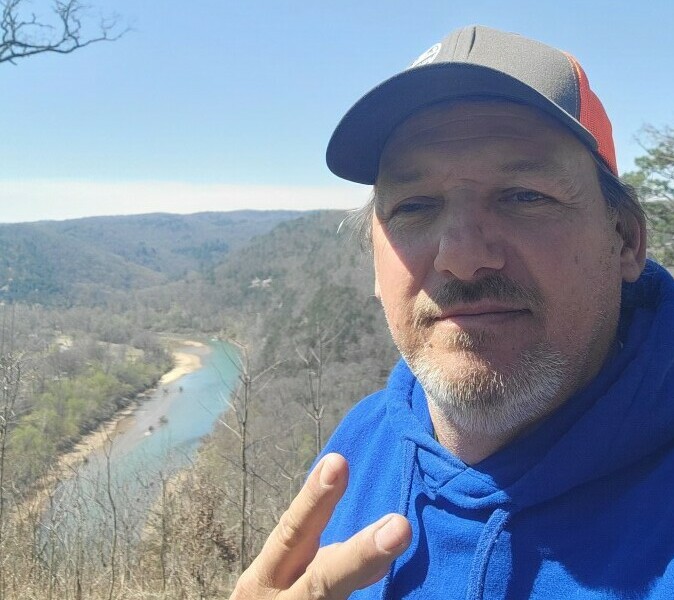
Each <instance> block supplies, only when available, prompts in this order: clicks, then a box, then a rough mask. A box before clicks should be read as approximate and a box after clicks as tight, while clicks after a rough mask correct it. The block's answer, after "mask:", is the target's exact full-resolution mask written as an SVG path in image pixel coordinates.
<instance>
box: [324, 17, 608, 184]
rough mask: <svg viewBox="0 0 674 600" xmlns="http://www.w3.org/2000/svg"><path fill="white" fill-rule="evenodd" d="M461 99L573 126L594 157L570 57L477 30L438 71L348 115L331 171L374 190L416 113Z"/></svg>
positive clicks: (464, 33) (392, 88) (423, 73)
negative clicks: (392, 146)
mask: <svg viewBox="0 0 674 600" xmlns="http://www.w3.org/2000/svg"><path fill="white" fill-rule="evenodd" d="M461 98H500V99H504V100H510V101H513V102H519V103H524V104H528V105H530V106H534V107H536V108H538V109H540V110H542V111H543V112H545V113H547V114H549V115H550V116H552V117H554V118H555V119H557V120H559V121H561V122H562V124H564V125H566V126H567V127H569V128H570V129H571V130H572V131H573V132H574V133H575V134H576V135H577V136H578V137H579V138H580V139H581V141H583V142H584V143H585V144H587V145H588V147H589V148H590V149H591V150H596V148H597V143H596V140H595V139H594V137H593V136H592V134H591V133H590V132H589V131H587V129H585V127H583V126H582V125H581V124H580V123H579V121H578V120H577V118H578V116H579V110H580V108H579V92H578V82H577V80H576V77H575V74H574V72H573V68H572V66H571V63H570V62H569V60H568V59H567V58H566V56H565V55H564V53H562V52H560V51H559V50H556V49H555V48H551V47H550V46H546V45H545V44H542V43H540V42H536V41H534V40H529V39H527V38H525V37H522V36H519V35H516V34H511V33H505V32H501V31H497V30H494V29H490V28H487V27H480V26H473V27H467V28H464V29H461V30H458V31H456V32H454V33H452V34H450V35H449V36H448V37H447V38H445V40H443V41H442V43H441V46H440V49H439V51H438V53H437V56H435V58H434V59H433V61H432V62H431V63H430V64H421V65H419V66H413V67H410V68H409V69H407V70H405V71H403V72H402V73H399V74H397V75H395V76H393V77H391V78H390V79H388V80H386V81H384V82H383V83H382V84H380V85H379V86H377V87H376V88H374V89H373V90H371V91H370V92H368V93H367V94H366V95H365V96H363V97H362V98H361V99H360V100H359V101H358V102H356V104H355V105H354V106H353V107H352V108H351V109H350V110H349V111H348V112H347V114H346V115H345V116H344V118H343V119H342V120H341V121H340V123H339V125H337V128H336V129H335V132H334V133H333V135H332V138H331V139H330V142H329V144H328V149H327V154H326V160H327V163H328V167H329V168H330V170H331V171H332V172H333V173H335V175H338V176H339V177H343V178H344V179H349V180H351V181H356V182H358V183H366V184H373V183H374V182H375V180H376V177H377V171H378V168H379V157H380V156H381V152H382V150H383V148H384V145H385V143H386V140H387V139H388V137H389V136H390V135H391V133H392V131H393V130H394V129H395V128H396V127H397V126H398V125H399V124H400V123H402V122H403V121H404V120H405V119H406V118H408V117H409V116H410V115H412V114H413V113H415V112H417V111H419V110H420V109H422V108H425V107H428V106H431V105H433V104H437V103H438V102H443V101H449V100H456V99H461Z"/></svg>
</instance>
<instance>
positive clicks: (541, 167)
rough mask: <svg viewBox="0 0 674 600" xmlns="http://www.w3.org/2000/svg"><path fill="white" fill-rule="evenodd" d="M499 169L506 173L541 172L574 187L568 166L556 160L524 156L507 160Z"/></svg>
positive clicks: (565, 185) (570, 188)
mask: <svg viewBox="0 0 674 600" xmlns="http://www.w3.org/2000/svg"><path fill="white" fill-rule="evenodd" d="M498 170H499V171H500V172H501V173H503V174H505V175H517V174H525V175H526V174H527V173H532V174H536V173H539V174H541V175H546V176H548V177H554V178H555V179H556V180H557V181H558V183H559V184H561V185H562V186H564V187H565V188H567V189H569V190H572V189H573V188H574V177H573V176H572V175H571V173H570V172H569V170H568V169H567V168H566V167H564V166H563V165H561V164H559V163H556V162H550V161H546V160H536V159H531V158H524V159H518V160H512V161H509V162H505V163H503V164H502V165H500V167H498Z"/></svg>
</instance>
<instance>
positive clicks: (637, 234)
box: [616, 210, 646, 283]
mask: <svg viewBox="0 0 674 600" xmlns="http://www.w3.org/2000/svg"><path fill="white" fill-rule="evenodd" d="M616 231H617V232H618V235H619V236H620V238H621V239H622V246H621V250H620V269H621V272H622V276H623V281H626V282H628V283H632V282H634V281H636V280H637V279H639V276H640V275H641V272H642V271H643V270H644V266H645V264H646V222H645V221H644V220H643V219H642V218H640V217H637V216H636V215H634V214H632V213H631V212H629V211H626V210H625V211H621V210H619V211H618V218H617V220H616Z"/></svg>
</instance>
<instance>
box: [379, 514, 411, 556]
mask: <svg viewBox="0 0 674 600" xmlns="http://www.w3.org/2000/svg"><path fill="white" fill-rule="evenodd" d="M374 541H375V543H376V544H377V547H378V548H379V549H380V550H383V551H384V552H391V551H392V550H395V549H396V548H399V547H400V546H401V545H402V544H403V543H404V542H405V532H404V531H402V530H401V528H400V527H399V526H397V525H396V522H395V519H394V518H393V517H390V518H389V520H388V521H386V523H384V524H383V525H382V526H381V527H380V528H379V529H378V530H377V531H376V532H375V534H374Z"/></svg>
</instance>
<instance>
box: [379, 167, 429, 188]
mask: <svg viewBox="0 0 674 600" xmlns="http://www.w3.org/2000/svg"><path fill="white" fill-rule="evenodd" d="M427 172H428V171H423V170H421V169H409V168H402V169H391V173H390V174H389V175H387V176H386V179H387V180H388V182H390V183H395V184H398V185H401V184H406V183H417V182H419V181H421V180H422V179H423V178H424V175H425V174H426V173H427Z"/></svg>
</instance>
